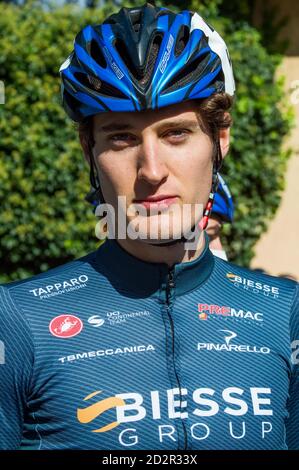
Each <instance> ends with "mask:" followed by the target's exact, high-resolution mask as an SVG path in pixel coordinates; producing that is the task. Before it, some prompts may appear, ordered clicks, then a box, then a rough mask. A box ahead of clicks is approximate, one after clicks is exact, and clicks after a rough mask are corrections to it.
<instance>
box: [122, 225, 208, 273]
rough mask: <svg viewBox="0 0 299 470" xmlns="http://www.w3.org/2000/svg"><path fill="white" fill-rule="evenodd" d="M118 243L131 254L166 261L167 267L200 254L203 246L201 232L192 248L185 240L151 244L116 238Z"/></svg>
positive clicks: (145, 259) (188, 260) (202, 234)
mask: <svg viewBox="0 0 299 470" xmlns="http://www.w3.org/2000/svg"><path fill="white" fill-rule="evenodd" d="M117 242H118V243H119V245H120V246H121V247H122V248H123V249H124V250H126V251H127V252H128V253H130V254H131V255H133V256H135V257H136V258H139V259H141V260H142V261H147V262H150V263H166V264H167V265H168V266H169V267H171V266H173V265H174V264H176V263H187V262H190V261H193V260H195V259H196V258H198V257H199V256H200V254H201V253H202V251H203V249H204V247H205V237H204V233H203V232H202V233H201V234H200V236H199V237H198V240H197V241H196V243H194V245H193V244H192V249H191V250H190V249H188V247H186V241H185V240H178V241H177V243H174V244H170V245H168V246H167V245H158V244H156V245H152V244H149V243H148V242H147V241H144V240H131V239H128V238H127V239H125V240H124V239H118V240H117Z"/></svg>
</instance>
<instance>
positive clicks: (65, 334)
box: [49, 315, 83, 338]
mask: <svg viewBox="0 0 299 470" xmlns="http://www.w3.org/2000/svg"><path fill="white" fill-rule="evenodd" d="M82 328H83V323H82V320H80V318H78V317H75V315H59V316H58V317H55V318H53V320H52V321H51V323H50V325H49V330H50V333H51V334H52V335H53V336H56V337H57V338H72V337H73V336H77V335H78V334H79V333H81V331H82Z"/></svg>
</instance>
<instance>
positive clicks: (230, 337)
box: [197, 330, 271, 354]
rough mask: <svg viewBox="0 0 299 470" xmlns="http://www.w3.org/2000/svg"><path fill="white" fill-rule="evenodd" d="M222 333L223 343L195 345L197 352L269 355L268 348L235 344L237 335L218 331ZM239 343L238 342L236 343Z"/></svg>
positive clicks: (232, 332) (231, 332)
mask: <svg viewBox="0 0 299 470" xmlns="http://www.w3.org/2000/svg"><path fill="white" fill-rule="evenodd" d="M219 331H220V332H221V333H224V335H223V337H224V343H197V350H198V351H214V352H236V353H259V354H269V353H270V352H271V350H270V348H268V347H267V346H252V345H248V344H237V343H236V342H235V341H234V340H235V338H237V336H238V335H237V333H235V332H234V331H231V330H219ZM238 343H239V342H238Z"/></svg>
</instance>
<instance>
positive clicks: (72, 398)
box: [0, 240, 299, 450]
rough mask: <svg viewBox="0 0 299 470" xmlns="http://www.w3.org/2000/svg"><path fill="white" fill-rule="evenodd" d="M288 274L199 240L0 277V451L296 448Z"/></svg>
mask: <svg viewBox="0 0 299 470" xmlns="http://www.w3.org/2000/svg"><path fill="white" fill-rule="evenodd" d="M298 300H299V297H298V287H297V283H295V282H293V281H290V280H286V279H279V278H275V277H271V276H267V275H264V274H261V273H259V272H258V273H257V272H253V271H249V270H247V269H244V268H240V267H237V266H235V265H233V264H230V263H227V262H225V261H223V260H220V259H217V258H215V257H213V255H212V254H211V252H210V251H209V249H208V247H207V246H206V248H205V250H204V252H203V253H202V255H201V256H200V257H199V258H198V259H196V260H195V261H192V262H190V263H181V264H176V265H174V266H173V267H172V268H168V267H167V265H165V264H154V263H147V262H143V261H141V260H139V259H137V258H135V257H133V256H131V255H130V254H128V253H127V252H126V251H125V250H123V249H122V248H121V247H120V245H119V244H118V243H117V242H116V241H115V240H107V241H106V242H105V243H104V244H103V245H102V246H101V247H100V248H99V249H98V250H97V251H95V252H93V253H91V254H89V255H87V256H85V257H83V258H81V259H79V260H76V261H74V262H71V263H68V264H66V265H64V266H61V267H59V268H56V269H54V270H51V271H49V272H47V273H43V274H40V275H38V276H35V277H33V278H30V279H28V280H25V281H21V282H16V283H11V284H7V285H2V286H1V287H0V340H1V343H0V344H1V349H0V426H1V428H0V448H1V449H16V448H21V449H122V450H126V449H128V450H130V449H131V450H135V449H170V450H171V449H287V448H289V449H298V448H299V433H298V424H299V373H298V365H297V364H298V362H299V361H298V357H297V356H298V350H299V348H298V345H299V316H298V315H299V309H298Z"/></svg>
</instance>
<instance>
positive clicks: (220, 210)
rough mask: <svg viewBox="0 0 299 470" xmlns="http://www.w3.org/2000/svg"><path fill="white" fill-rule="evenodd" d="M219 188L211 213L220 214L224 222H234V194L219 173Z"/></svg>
mask: <svg viewBox="0 0 299 470" xmlns="http://www.w3.org/2000/svg"><path fill="white" fill-rule="evenodd" d="M218 180H219V184H218V189H217V192H216V193H215V196H214V203H213V207H212V212H211V215H212V216H213V215H216V216H218V217H219V218H220V219H221V220H222V221H223V222H229V223H232V221H233V217H234V204H233V199H232V195H231V193H230V190H229V189H228V186H227V184H226V182H225V181H224V179H223V177H222V176H221V175H220V174H219V173H218Z"/></svg>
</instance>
